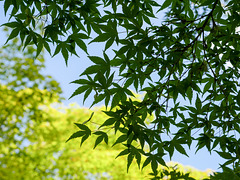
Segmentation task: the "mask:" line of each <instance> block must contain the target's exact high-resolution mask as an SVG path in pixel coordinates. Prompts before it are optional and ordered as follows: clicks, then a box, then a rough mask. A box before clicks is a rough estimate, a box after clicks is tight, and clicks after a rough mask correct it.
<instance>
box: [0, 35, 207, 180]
mask: <svg viewBox="0 0 240 180" xmlns="http://www.w3.org/2000/svg"><path fill="white" fill-rule="evenodd" d="M20 47H21V45H20V43H19V41H18V39H14V40H13V41H11V42H9V44H8V45H7V46H3V47H2V48H1V51H0V52H1V56H0V63H1V68H0V72H1V78H0V79H1V82H0V90H1V94H0V109H1V114H0V115H1V116H0V117H1V129H0V130H1V131H0V133H1V138H0V177H1V178H0V179H1V180H9V179H26V180H28V179H34V180H35V179H36V180H37V179H81V180H83V179H92V178H95V179H102V180H103V179H119V180H122V179H129V180H130V179H145V178H147V177H149V176H148V173H149V172H150V168H148V169H146V170H145V171H143V172H140V171H139V170H138V168H137V165H135V166H133V167H132V168H131V170H130V172H129V173H127V172H126V171H125V167H126V159H125V158H123V157H121V158H119V159H118V160H115V161H114V160H113V159H114V158H115V157H116V156H117V154H118V153H119V151H121V150H123V149H122V148H121V146H119V145H118V146H115V147H114V148H110V147H109V146H107V145H105V144H100V145H99V146H98V147H97V149H96V150H93V147H94V144H95V140H96V139H94V138H93V139H91V141H87V143H85V144H84V145H83V146H82V148H81V150H79V146H76V143H77V141H78V140H77V139H76V140H75V142H76V143H65V141H66V139H67V136H70V134H71V133H72V132H73V131H75V130H76V129H77V127H76V128H74V127H73V126H71V125H72V123H73V122H77V123H83V121H85V120H86V119H87V118H88V117H89V115H90V110H88V109H85V108H79V107H77V106H76V105H72V106H70V107H63V106H62V105H61V104H59V100H60V99H59V93H60V92H61V90H60V88H59V85H58V83H57V82H56V81H54V80H53V79H52V78H51V77H50V76H47V75H44V74H42V70H43V69H44V62H45V60H44V58H43V55H42V54H41V55H40V56H39V57H38V58H37V59H35V58H34V55H33V53H35V52H36V49H34V48H33V47H27V48H26V50H25V51H24V52H21V51H20ZM52 103H54V104H52ZM106 118H107V117H106V115H105V114H104V113H103V112H101V109H99V108H98V109H95V115H94V117H93V120H94V121H95V123H93V122H92V123H91V124H90V125H89V127H91V128H93V129H96V128H97V127H99V125H98V124H99V123H102V122H104V119H106ZM108 134H109V138H108V139H109V140H108V141H109V143H111V144H113V143H114V141H115V140H116V136H115V135H114V132H113V131H112V132H111V133H108ZM72 142H73V141H72ZM170 165H171V164H170ZM173 165H174V164H173ZM164 171H166V170H164ZM177 171H180V172H181V174H182V175H185V174H186V173H188V172H189V173H190V176H192V177H199V178H202V177H207V175H208V174H207V172H201V171H198V170H195V169H193V168H187V167H184V166H181V165H178V169H177ZM166 174H167V173H164V176H166ZM185 176H186V175H185Z"/></svg>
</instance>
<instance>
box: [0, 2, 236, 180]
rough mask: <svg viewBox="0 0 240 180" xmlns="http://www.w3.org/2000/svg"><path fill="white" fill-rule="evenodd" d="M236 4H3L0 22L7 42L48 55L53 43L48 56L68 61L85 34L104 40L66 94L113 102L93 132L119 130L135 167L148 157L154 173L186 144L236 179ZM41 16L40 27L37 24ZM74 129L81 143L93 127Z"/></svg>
mask: <svg viewBox="0 0 240 180" xmlns="http://www.w3.org/2000/svg"><path fill="white" fill-rule="evenodd" d="M239 9H240V3H239V1H238V0H229V1H221V0H214V1H210V0H202V1H198V0H183V1H182V0H165V1H164V2H163V4H162V5H159V4H158V3H157V1H154V0H147V1H145V0H144V1H142V0H138V1H128V0H119V1H115V0H102V1H100V0H89V1H80V0H70V1H67V2H66V1H62V0H57V1H41V0H36V1H29V0H25V1H20V0H12V1H4V10H5V13H7V12H11V13H10V16H11V17H12V19H13V20H12V21H11V22H9V23H6V24H5V26H8V27H11V28H13V30H12V32H11V34H10V36H9V38H8V39H12V38H14V37H16V36H17V35H19V36H20V38H21V40H22V44H23V45H24V46H27V45H29V44H35V45H36V47H37V54H36V55H38V54H39V53H40V52H41V50H42V49H43V47H44V48H45V49H46V50H47V51H48V52H49V53H51V48H50V47H51V46H50V44H53V45H55V51H54V53H53V55H56V54H58V53H60V52H61V53H62V55H63V57H64V58H65V60H66V63H67V60H68V57H69V55H70V54H75V55H77V53H76V51H75V48H76V47H80V48H81V49H83V50H84V51H86V52H87V46H86V44H87V43H88V42H89V41H88V40H91V41H90V43H94V42H97V43H99V42H104V43H105V48H104V52H103V55H102V56H101V55H99V56H89V59H90V60H91V61H92V62H93V65H92V66H90V67H88V68H87V69H85V71H84V72H83V73H82V76H84V77H83V78H82V79H79V80H76V81H74V83H77V84H79V85H80V87H79V88H78V89H77V90H76V91H75V92H74V93H73V96H75V95H78V94H81V93H84V100H85V99H86V98H87V97H88V96H89V94H90V93H93V94H95V100H94V102H93V105H94V104H96V103H98V102H101V101H104V102H105V105H106V107H107V106H108V105H109V104H110V106H111V108H109V109H107V110H106V111H105V113H106V114H107V115H108V116H109V118H108V119H107V120H106V121H105V122H104V123H103V124H102V125H101V126H100V128H99V132H98V133H99V137H100V138H99V139H104V137H105V136H106V135H107V132H108V130H106V128H109V129H112V128H113V129H114V130H115V131H116V132H118V133H121V134H122V135H120V137H119V138H118V139H117V140H116V142H115V144H119V143H121V144H123V147H124V146H125V150H123V151H122V152H121V154H120V155H127V157H128V165H127V167H128V168H129V166H130V165H131V163H132V161H133V159H136V163H137V164H138V165H140V164H141V157H142V156H144V157H145V158H144V162H143V165H142V167H145V166H147V165H148V164H151V167H152V171H153V175H154V176H155V177H157V174H158V172H157V167H158V164H162V165H165V162H164V160H163V158H162V157H163V156H164V155H165V154H166V153H168V154H169V156H170V157H172V155H173V153H174V151H179V152H180V153H182V154H185V155H187V153H186V151H185V148H186V146H188V147H189V148H190V147H191V145H192V142H197V151H198V150H200V149H202V148H207V150H208V151H209V152H212V151H216V152H217V153H218V154H219V155H220V156H221V157H223V158H224V159H226V162H225V163H224V164H223V165H222V167H223V170H224V172H225V171H226V169H227V167H226V166H229V167H230V169H228V171H230V173H231V174H233V175H234V176H236V177H238V176H239V171H240V170H239V169H240V167H239V159H240V158H239V156H240V154H239V152H240V151H239V141H240V140H239V130H240V129H239V106H240V99H239V98H240V93H239V83H238V81H239V70H238V68H239V50H240V48H239V39H240V38H239V37H240V35H239V34H238V33H237V31H236V28H237V27H239V25H240V18H239ZM161 11H164V12H165V14H166V16H165V17H164V18H163V19H162V20H159V19H158V16H157V13H158V12H161ZM38 21H41V22H43V34H41V33H38V32H37V31H35V26H36V24H37V22H38ZM84 39H85V40H86V41H83V40H84ZM110 47H111V48H113V49H112V51H111V50H110ZM227 63H231V65H232V66H233V67H232V68H229V67H228V66H227ZM131 85H133V88H134V89H135V91H136V92H144V93H145V96H144V98H143V99H142V100H141V101H136V100H132V99H133V96H134V95H133V93H132V92H131V91H130V89H131V88H132V86H131ZM148 115H154V119H153V120H152V121H151V123H150V125H148V124H146V120H147V117H148ZM79 128H80V129H81V130H82V131H83V132H84V133H79V134H75V136H72V137H76V136H77V135H78V136H79V137H82V142H83V141H85V140H86V139H87V138H88V137H90V136H91V135H92V133H93V132H95V131H94V129H89V128H88V127H87V124H81V125H79ZM101 128H102V129H101ZM103 134H104V135H103ZM165 134H167V135H168V138H166V137H165V136H163V135H165ZM146 147H147V150H146ZM226 173H227V172H226Z"/></svg>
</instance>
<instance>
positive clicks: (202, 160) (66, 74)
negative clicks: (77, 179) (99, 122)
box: [0, 2, 224, 170]
mask: <svg viewBox="0 0 240 180" xmlns="http://www.w3.org/2000/svg"><path fill="white" fill-rule="evenodd" d="M0 8H1V10H0V17H1V18H0V24H2V23H4V22H6V21H7V19H6V18H4V14H3V3H2V2H0ZM0 36H1V40H2V41H1V42H0V44H4V41H3V39H4V38H5V37H4V38H3V36H4V35H3V33H1V32H0ZM102 49H103V46H102V45H101V44H93V45H91V46H89V47H88V50H89V54H90V55H91V56H94V55H99V54H100V55H101V54H102ZM78 54H79V56H80V58H78V57H75V56H72V57H70V58H69V62H68V67H66V64H65V61H64V59H63V57H62V55H61V54H59V55H57V56H55V57H54V58H51V56H50V55H48V54H46V56H45V57H46V70H45V72H44V73H46V74H49V75H51V76H53V77H54V78H55V79H56V80H57V81H58V82H59V83H60V85H61V87H62V90H63V96H64V97H65V98H66V100H65V101H64V104H65V105H68V104H70V103H77V104H79V105H80V106H83V104H82V99H83V96H75V97H73V98H72V99H70V100H68V98H69V97H70V96H71V94H72V93H73V92H74V90H75V89H76V88H77V87H78V86H77V85H74V84H70V82H71V81H73V80H76V79H78V78H79V75H80V74H81V73H82V72H83V70H84V69H85V68H86V67H88V66H89V65H91V63H90V61H89V60H88V58H87V56H86V54H85V53H84V52H83V51H81V50H78ZM92 101H93V97H90V98H89V99H88V100H86V103H85V105H84V106H85V107H89V106H90V104H91V102H92ZM193 149H194V150H192V151H190V150H187V153H189V158H188V157H186V156H184V155H181V154H180V153H175V155H174V156H173V158H172V161H176V162H180V163H182V164H183V165H191V166H193V167H195V168H197V169H200V170H206V169H207V168H210V169H213V170H217V168H218V167H219V164H218V163H222V162H224V161H223V160H222V159H221V158H220V157H219V156H218V155H217V154H216V153H214V152H213V154H212V155H210V154H209V153H208V151H206V150H200V151H198V152H197V154H195V150H196V149H195V148H194V146H193ZM166 160H167V161H168V160H169V159H168V158H166Z"/></svg>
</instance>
